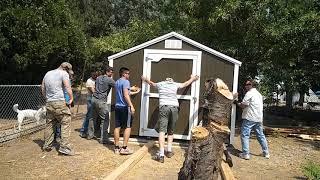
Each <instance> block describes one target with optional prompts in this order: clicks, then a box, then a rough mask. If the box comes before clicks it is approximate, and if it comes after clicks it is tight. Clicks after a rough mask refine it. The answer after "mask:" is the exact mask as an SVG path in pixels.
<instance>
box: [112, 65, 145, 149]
mask: <svg viewBox="0 0 320 180" xmlns="http://www.w3.org/2000/svg"><path fill="white" fill-rule="evenodd" d="M119 75H120V78H119V79H118V80H117V81H116V85H115V88H116V105H115V129H114V143H115V149H114V152H115V153H116V154H123V155H128V154H132V153H133V151H132V150H130V149H129V148H127V145H128V140H129V137H130V133H131V127H132V119H133V118H132V115H133V114H134V112H135V109H134V106H133V104H132V102H131V99H130V95H133V94H137V93H138V92H139V88H130V82H129V76H130V71H129V69H128V68H126V67H122V68H120V71H119ZM130 91H133V92H132V93H130ZM120 128H125V130H124V134H123V139H124V140H123V146H122V148H120V146H119V137H120Z"/></svg>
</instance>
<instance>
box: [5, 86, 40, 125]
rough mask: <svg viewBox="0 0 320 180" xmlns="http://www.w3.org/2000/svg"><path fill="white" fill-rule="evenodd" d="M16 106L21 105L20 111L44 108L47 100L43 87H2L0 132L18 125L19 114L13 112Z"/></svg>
mask: <svg viewBox="0 0 320 180" xmlns="http://www.w3.org/2000/svg"><path fill="white" fill-rule="evenodd" d="M14 104H18V105H19V107H18V108H19V110H23V109H35V110H37V109H39V108H40V107H42V106H44V105H45V98H44V97H43V96H42V94H41V86H40V85H0V130H4V129H8V128H9V127H11V128H12V127H13V125H14V124H15V123H17V113H16V112H15V111H14V110H13V105H14ZM24 121H25V122H28V121H30V120H28V119H26V120H24Z"/></svg>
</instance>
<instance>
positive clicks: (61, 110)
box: [41, 62, 74, 155]
mask: <svg viewBox="0 0 320 180" xmlns="http://www.w3.org/2000/svg"><path fill="white" fill-rule="evenodd" d="M69 74H73V71H72V65H71V64H70V63H68V62H63V63H62V64H61V65H60V66H59V67H58V68H57V69H54V70H51V71H49V72H47V73H46V75H45V76H44V78H43V80H42V85H41V89H42V94H43V95H44V96H45V97H46V109H47V119H46V127H45V132H44V136H45V137H44V138H45V139H44V140H45V142H44V145H43V150H45V151H50V150H52V148H53V141H54V127H57V125H58V124H61V140H60V148H59V149H58V151H59V152H60V153H62V154H65V155H74V152H73V150H72V149H71V147H70V144H69V136H70V133H71V128H70V124H71V111H70V109H69V108H68V106H67V105H66V104H71V103H72V102H73V94H72V90H71V86H70V77H69ZM64 89H65V90H66V91H67V93H68V95H69V97H70V99H69V102H68V103H66V102H65V98H64V93H63V90H64Z"/></svg>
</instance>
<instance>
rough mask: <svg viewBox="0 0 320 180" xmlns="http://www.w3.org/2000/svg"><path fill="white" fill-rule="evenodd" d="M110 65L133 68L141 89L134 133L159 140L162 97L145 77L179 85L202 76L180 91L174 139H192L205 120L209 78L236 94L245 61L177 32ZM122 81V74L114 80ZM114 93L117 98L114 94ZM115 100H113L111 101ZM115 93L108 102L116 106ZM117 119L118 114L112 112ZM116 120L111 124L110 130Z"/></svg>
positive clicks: (133, 82)
mask: <svg viewBox="0 0 320 180" xmlns="http://www.w3.org/2000/svg"><path fill="white" fill-rule="evenodd" d="M108 60H109V65H110V66H112V67H113V68H114V69H115V71H116V72H117V71H119V69H120V68H121V67H127V68H129V69H130V82H131V85H137V86H139V87H141V92H140V93H139V94H137V95H135V96H133V97H131V98H132V102H133V105H134V107H135V109H136V113H135V114H134V121H133V127H132V131H131V134H132V135H137V136H150V137H158V133H157V132H156V131H155V130H154V127H155V124H156V122H157V120H158V111H159V109H158V103H159V101H158V98H159V94H158V92H157V90H156V89H154V88H152V87H150V86H149V85H148V84H147V83H142V82H141V79H140V77H141V76H142V75H143V76H145V77H148V78H150V79H151V80H152V81H154V82H159V81H163V80H164V79H165V78H166V77H171V78H173V79H174V80H175V81H176V82H184V81H186V80H188V79H189V77H190V75H191V74H193V75H199V76H200V79H199V80H198V81H195V82H194V83H192V84H191V85H190V86H188V87H186V88H184V89H180V90H179V91H178V99H179V104H180V110H179V119H178V121H177V124H176V129H175V134H174V138H176V139H185V140H189V139H190V136H191V132H190V131H191V128H192V127H193V126H196V125H197V124H198V121H199V120H200V119H201V117H202V115H201V113H202V112H201V108H199V107H201V104H202V101H201V98H202V94H203V93H204V82H205V80H206V79H208V78H221V79H222V80H223V81H224V82H225V83H226V84H227V85H228V87H229V88H230V90H232V91H233V92H234V93H235V92H237V86H238V74H239V66H240V65H241V62H240V61H238V60H236V59H234V58H231V57H229V56H227V55H225V54H222V53H220V52H218V51H215V50H213V49H211V48H209V47H207V46H204V45H202V44H200V43H198V42H196V41H193V40H191V39H189V38H187V37H185V36H183V35H180V34H178V33H176V32H171V33H168V34H165V35H163V36H160V37H158V38H155V39H153V40H150V41H148V42H145V43H143V44H140V45H138V46H135V47H132V48H130V49H127V50H125V51H122V52H119V53H117V54H114V55H112V56H109V57H108ZM114 79H118V75H117V76H116V75H115V77H114ZM112 94H113V95H112ZM111 97H112V98H111ZM114 101H115V96H114V90H113V91H112V92H111V95H110V96H109V99H108V102H109V103H111V104H114ZM235 108H236V107H235V106H234V105H233V106H232V113H231V136H230V142H231V143H232V142H233V139H234V129H235V116H236V113H235V112H236V111H235V110H236V109H235ZM111 119H114V112H112V113H111ZM113 128H114V121H113V120H111V121H110V129H113Z"/></svg>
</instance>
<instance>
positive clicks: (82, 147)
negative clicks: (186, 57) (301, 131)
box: [0, 119, 320, 180]
mask: <svg viewBox="0 0 320 180" xmlns="http://www.w3.org/2000/svg"><path fill="white" fill-rule="evenodd" d="M81 123H82V119H78V120H74V121H73V123H72V133H71V143H72V144H73V146H74V149H75V151H76V155H75V156H72V157H68V156H61V155H58V153H57V151H56V150H53V151H51V152H49V153H46V152H42V151H41V148H40V146H42V144H43V131H40V132H37V133H35V134H32V135H29V136H26V137H23V138H21V139H18V140H15V141H12V142H9V143H7V144H5V145H2V146H1V147H0V157H1V160H0V176H1V179H101V178H103V177H106V176H107V175H108V174H109V173H110V172H112V171H113V170H114V169H115V168H116V167H118V166H119V165H120V164H121V163H122V162H124V161H125V160H126V159H128V158H129V157H130V156H121V155H115V154H114V153H113V146H112V145H106V146H104V145H101V144H99V143H98V142H97V141H95V140H91V141H88V140H86V139H82V138H80V137H79V135H78V134H79V133H78V130H79V128H80V126H81ZM268 142H269V146H270V153H271V158H270V159H269V160H267V159H264V158H263V157H261V156H258V155H259V154H260V152H261V150H260V146H259V144H258V142H257V140H255V139H254V138H253V139H251V143H250V147H251V152H252V156H251V159H250V160H242V159H240V158H238V157H237V154H238V150H239V149H240V147H241V145H240V138H239V136H237V137H236V142H235V144H234V147H235V149H233V150H231V153H232V158H233V162H234V167H233V168H232V170H233V173H234V175H235V177H236V178H237V179H244V180H247V179H305V178H304V176H303V173H302V171H301V165H302V164H304V163H306V162H307V161H308V160H312V161H314V162H317V163H320V142H319V141H318V142H312V141H303V140H300V139H295V138H284V137H268ZM141 146H142V144H141V145H139V144H131V145H130V147H132V148H133V149H134V150H138V149H139V148H140V147H141ZM156 150H157V148H156V147H154V148H152V149H151V150H150V151H149V153H147V155H146V156H145V157H144V158H143V159H142V160H141V161H140V162H139V163H138V164H137V165H136V166H135V167H134V168H132V169H131V170H130V171H129V172H128V173H127V174H125V176H124V177H122V179H132V180H133V179H137V180H138V179H148V180H149V179H177V174H178V172H179V170H180V168H181V166H182V164H183V161H184V153H185V150H186V149H185V148H180V147H174V151H175V156H173V157H172V158H170V159H169V158H166V159H165V163H164V164H162V163H158V162H156V161H154V160H152V159H151V156H152V155H153V154H155V152H156Z"/></svg>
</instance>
